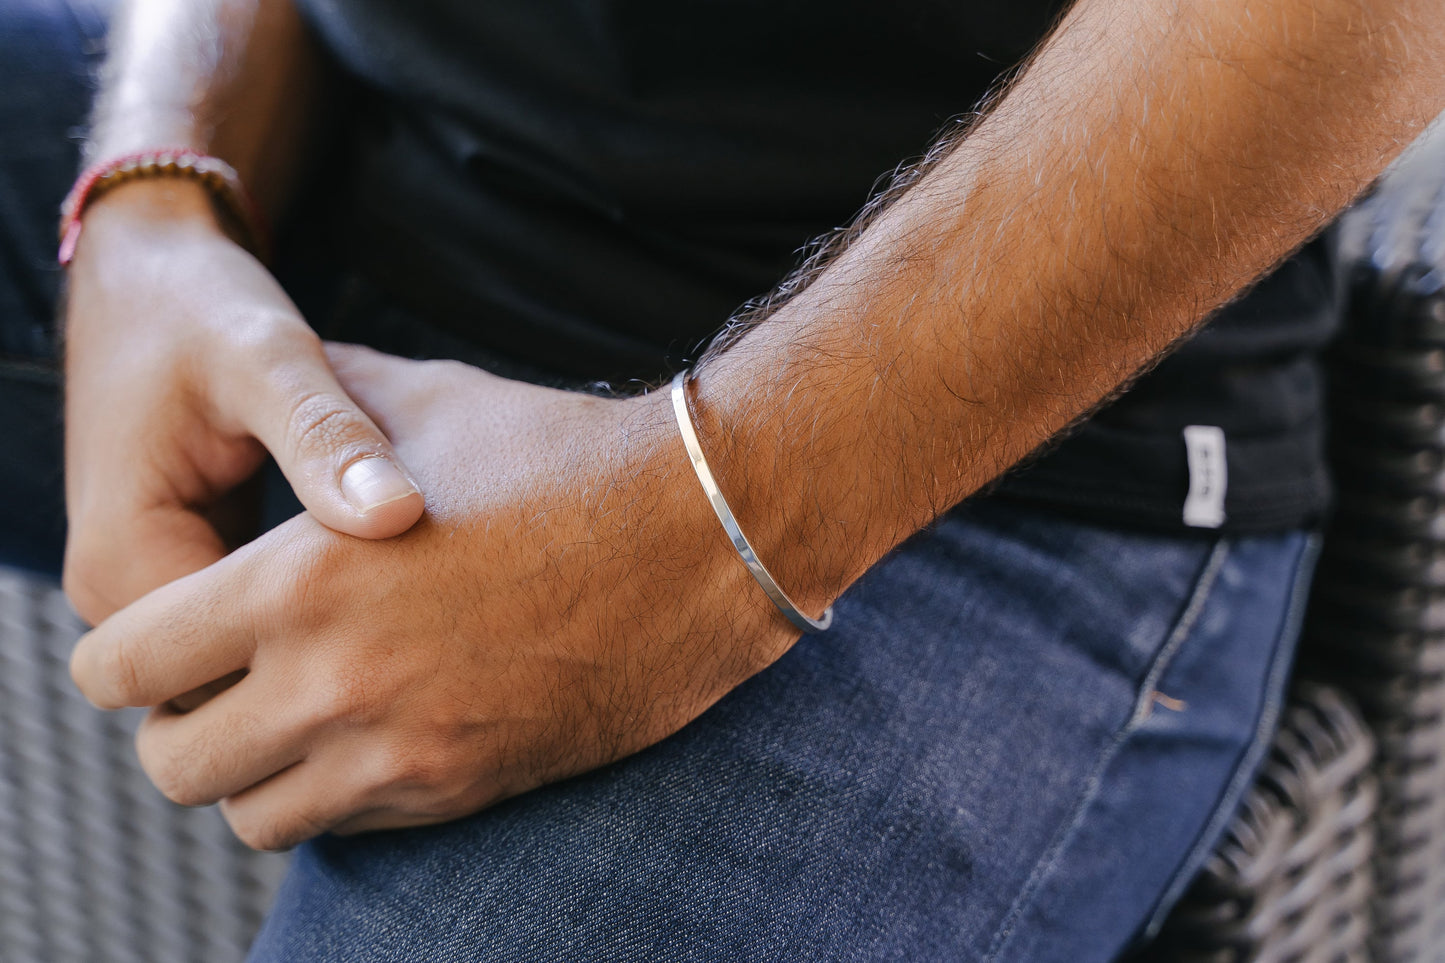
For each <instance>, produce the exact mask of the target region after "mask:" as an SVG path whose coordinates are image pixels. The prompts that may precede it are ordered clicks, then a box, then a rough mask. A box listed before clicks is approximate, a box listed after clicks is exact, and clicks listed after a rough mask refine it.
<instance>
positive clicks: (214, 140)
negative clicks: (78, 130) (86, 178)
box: [87, 0, 325, 215]
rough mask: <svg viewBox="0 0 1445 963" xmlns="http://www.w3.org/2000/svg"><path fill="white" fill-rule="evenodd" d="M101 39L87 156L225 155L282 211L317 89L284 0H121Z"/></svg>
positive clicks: (311, 50) (318, 81) (316, 73)
mask: <svg viewBox="0 0 1445 963" xmlns="http://www.w3.org/2000/svg"><path fill="white" fill-rule="evenodd" d="M109 46H110V56H109V58H108V60H107V62H106V70H105V75H104V78H103V80H102V84H101V91H100V95H99V97H98V98H97V101H96V105H95V115H94V119H93V123H92V127H91V136H90V139H89V142H88V143H87V155H88V156H89V157H90V158H91V159H104V158H106V157H114V156H117V155H120V154H125V153H129V152H131V151H135V150H144V149H147V148H154V147H160V146H184V147H190V148H193V149H195V150H198V151H201V152H203V153H208V154H213V155H215V156H217V157H220V158H222V159H223V160H225V161H227V162H228V163H229V164H231V166H232V167H235V168H236V170H237V171H238V172H239V173H240V174H241V178H242V180H243V181H244V182H245V184H246V185H247V187H248V188H249V189H250V190H251V192H252V193H253V194H255V195H256V198H257V200H258V202H259V203H261V205H262V206H263V207H264V208H265V209H266V210H267V211H269V212H271V213H272V214H273V215H274V214H279V213H280V212H281V210H282V209H283V207H284V202H285V200H286V199H287V197H288V195H289V192H290V189H291V188H292V187H293V185H294V183H295V176H296V173H297V170H298V168H299V167H300V165H301V161H302V159H303V157H304V154H305V152H306V148H307V147H308V146H309V145H310V144H311V141H312V140H313V138H312V136H311V131H312V130H313V129H314V126H315V118H316V115H317V108H318V106H319V105H320V102H321V100H322V97H323V95H324V93H325V75H324V72H323V70H322V69H321V62H320V59H319V56H318V52H317V50H316V49H315V46H314V44H313V42H312V40H311V38H310V36H309V35H308V34H307V31H306V29H305V27H304V25H303V24H302V22H301V18H300V16H299V14H298V13H297V12H296V8H295V7H294V6H293V5H292V3H291V0H129V2H126V3H124V4H122V5H121V7H120V8H119V10H118V11H117V13H116V19H115V21H114V22H113V24H112V26H111V30H110V35H109Z"/></svg>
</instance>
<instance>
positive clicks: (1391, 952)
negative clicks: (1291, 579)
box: [1147, 119, 1445, 963]
mask: <svg viewBox="0 0 1445 963" xmlns="http://www.w3.org/2000/svg"><path fill="white" fill-rule="evenodd" d="M1339 240H1340V245H1339V253H1340V259H1341V260H1340V263H1341V265H1342V266H1343V267H1344V276H1345V280H1346V284H1347V302H1346V303H1347V317H1346V322H1345V327H1344V331H1343V333H1342V336H1341V339H1340V341H1339V343H1338V345H1337V346H1336V348H1335V350H1334V352H1333V358H1332V361H1331V366H1330V367H1331V376H1332V377H1331V387H1330V396H1331V400H1330V414H1331V419H1332V420H1331V428H1330V438H1331V445H1330V447H1331V461H1332V463H1333V468H1334V474H1335V477H1336V479H1337V483H1338V488H1339V497H1338V509H1337V512H1336V515H1335V518H1334V520H1333V522H1332V524H1331V527H1330V530H1329V533H1328V535H1327V537H1326V539H1325V550H1324V553H1323V555H1322V557H1321V560H1320V568H1319V572H1318V575H1317V576H1316V579H1315V583H1314V590H1313V592H1312V595H1311V600H1310V611H1309V615H1308V618H1307V619H1306V624H1305V630H1304V637H1303V639H1302V641H1301V648H1300V661H1299V665H1298V667H1297V669H1296V678H1297V679H1317V680H1328V681H1329V682H1330V683H1332V684H1333V685H1335V686H1338V687H1339V689H1340V690H1343V691H1344V692H1347V693H1349V696H1350V697H1352V699H1353V702H1354V704H1355V705H1358V706H1359V707H1360V709H1361V710H1362V711H1363V717H1364V719H1365V720H1366V721H1367V722H1368V725H1369V729H1370V730H1371V731H1372V732H1373V742H1374V743H1375V750H1374V758H1373V761H1372V763H1371V764H1370V766H1369V767H1368V771H1366V770H1364V769H1362V768H1361V760H1362V759H1364V758H1366V756H1367V754H1368V753H1369V751H1370V741H1371V740H1370V737H1369V736H1368V735H1367V734H1366V733H1365V732H1364V731H1363V730H1360V729H1359V728H1358V727H1357V726H1356V725H1355V723H1354V722H1353V721H1352V718H1351V717H1352V716H1353V714H1354V710H1352V709H1351V708H1350V705H1349V702H1347V701H1346V700H1344V699H1342V698H1341V697H1340V695H1339V694H1338V692H1335V691H1334V690H1329V689H1321V688H1320V687H1318V686H1316V685H1313V684H1311V683H1297V685H1296V696H1295V698H1296V700H1297V703H1296V706H1295V707H1294V708H1293V709H1292V710H1291V711H1290V713H1289V714H1288V716H1287V720H1286V723H1285V725H1284V726H1283V728H1282V730H1281V733H1280V735H1279V738H1278V739H1276V741H1275V744H1274V751H1273V754H1272V756H1271V758H1270V761H1269V763H1268V764H1267V765H1266V767H1265V770H1264V772H1263V773H1262V776H1261V779H1260V781H1259V784H1258V785H1257V786H1256V787H1255V789H1254V792H1253V795H1251V797H1250V799H1249V800H1248V802H1247V803H1246V805H1245V806H1244V807H1243V809H1242V810H1241V812H1240V813H1239V815H1238V816H1237V818H1236V820H1235V823H1234V825H1233V826H1232V827H1231V829H1230V831H1229V834H1228V835H1227V837H1226V839H1225V840H1224V842H1223V844H1222V845H1221V847H1220V849H1219V850H1218V851H1217V852H1216V853H1215V855H1214V858H1213V859H1212V860H1211V861H1210V863H1209V865H1208V866H1207V867H1206V868H1205V870H1204V872H1203V873H1202V874H1201V876H1200V878H1199V879H1198V880H1197V881H1196V884H1195V885H1194V887H1193V888H1192V890H1191V891H1190V892H1189V894H1188V895H1186V897H1185V899H1184V900H1183V901H1181V903H1180V905H1179V906H1178V907H1176V909H1175V911H1174V913H1173V915H1172V916H1171V918H1170V920H1169V922H1168V923H1167V924H1166V926H1165V929H1164V930H1163V932H1162V933H1161V934H1160V937H1159V939H1158V940H1157V941H1156V943H1155V945H1154V947H1152V948H1151V949H1150V950H1149V951H1148V954H1147V958H1148V959H1150V960H1154V961H1163V960H1178V961H1187V963H1195V961H1201V963H1202V961H1206V960H1207V961H1209V963H1235V961H1239V963H1243V961H1246V960H1248V961H1258V963H1266V961H1268V963H1274V961H1288V963H1335V961H1355V960H1373V961H1375V963H1441V961H1445V119H1442V120H1441V121H1437V122H1436V124H1435V125H1434V127H1433V128H1432V130H1431V131H1430V132H1428V133H1427V135H1426V136H1425V137H1423V138H1422V139H1421V140H1420V141H1419V142H1418V143H1417V144H1416V145H1415V146H1414V147H1413V148H1412V150H1411V151H1410V152H1409V153H1408V154H1407V155H1406V156H1405V157H1403V158H1402V159H1401V161H1400V162H1399V163H1397V164H1396V165H1395V166H1394V167H1393V168H1392V169H1391V171H1390V172H1389V173H1388V174H1387V175H1386V176H1385V177H1384V178H1382V180H1381V182H1380V183H1379V184H1378V185H1377V187H1376V189H1375V191H1374V192H1373V193H1372V194H1371V196H1369V197H1368V198H1366V199H1365V200H1364V201H1362V202H1361V203H1360V204H1357V205H1356V206H1355V207H1354V208H1353V209H1352V210H1351V211H1350V212H1349V213H1347V214H1346V216H1345V217H1344V218H1343V220H1342V221H1341V224H1340V233H1339ZM1322 736H1323V738H1322ZM1371 807H1374V808H1376V809H1377V812H1375V813H1373V815H1372V816H1370V824H1368V825H1367V824H1365V823H1362V822H1361V817H1362V814H1364V812H1365V810H1366V809H1368V808H1371ZM1366 921H1367V923H1368V925H1367V926H1362V925H1361V924H1362V923H1363V922H1366Z"/></svg>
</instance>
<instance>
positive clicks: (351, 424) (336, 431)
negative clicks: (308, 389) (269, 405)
mask: <svg viewBox="0 0 1445 963" xmlns="http://www.w3.org/2000/svg"><path fill="white" fill-rule="evenodd" d="M288 425H289V433H288V437H289V438H290V439H291V445H292V448H293V450H294V452H295V453H296V454H297V455H304V454H306V453H308V452H315V451H318V450H319V451H332V450H335V449H337V448H339V447H342V446H345V445H350V444H355V443H357V442H360V441H365V440H366V439H367V438H368V436H369V434H370V432H369V431H368V429H367V427H366V426H365V425H364V424H362V423H361V421H360V420H359V419H358V418H357V415H356V411H355V410H354V409H353V408H352V407H351V406H350V405H348V404H347V403H346V402H345V401H344V400H343V399H341V398H338V397H336V396H335V395H331V394H327V393H325V392H313V393H310V394H306V395H303V396H302V397H301V398H300V399H298V400H297V401H296V402H295V403H294V404H293V405H292V408H291V416H290V419H289V422H288Z"/></svg>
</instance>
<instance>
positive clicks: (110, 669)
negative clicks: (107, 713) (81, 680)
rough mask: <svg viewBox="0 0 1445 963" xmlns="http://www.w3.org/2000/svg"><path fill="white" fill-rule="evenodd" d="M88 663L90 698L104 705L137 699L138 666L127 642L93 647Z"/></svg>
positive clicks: (138, 684) (131, 701) (111, 706)
mask: <svg viewBox="0 0 1445 963" xmlns="http://www.w3.org/2000/svg"><path fill="white" fill-rule="evenodd" d="M91 667H92V670H93V671H92V674H91V676H90V679H89V681H90V689H91V691H90V692H89V693H88V694H89V695H90V697H91V701H93V702H95V703H96V704H98V705H101V706H103V707H107V708H120V707H121V706H127V705H131V704H133V703H134V702H136V701H137V699H136V696H137V695H138V693H139V692H140V669H139V667H138V665H137V663H136V658H135V653H133V652H131V651H130V649H129V648H128V647H127V646H124V645H118V644H114V643H112V644H110V645H102V646H100V647H98V648H96V649H93V650H92V655H91Z"/></svg>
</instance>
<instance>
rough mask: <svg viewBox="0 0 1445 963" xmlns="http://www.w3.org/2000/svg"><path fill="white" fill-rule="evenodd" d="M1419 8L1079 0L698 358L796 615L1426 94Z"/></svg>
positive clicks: (1417, 121) (1203, 303)
mask: <svg viewBox="0 0 1445 963" xmlns="http://www.w3.org/2000/svg"><path fill="white" fill-rule="evenodd" d="M1442 51H1445V8H1441V7H1440V5H1439V4H1438V2H1437V0H1390V2H1381V0H1269V2H1264V0H1178V2H1175V3H1148V2H1137V0H1081V2H1080V3H1078V4H1077V5H1076V6H1075V8H1074V9H1073V10H1072V11H1071V12H1070V13H1069V15H1068V16H1067V17H1066V18H1065V20H1064V21H1063V23H1062V24H1061V26H1060V28H1059V29H1058V30H1057V31H1056V33H1055V34H1054V36H1053V37H1052V38H1051V39H1050V40H1049V41H1048V42H1047V43H1046V44H1045V45H1044V46H1043V47H1042V48H1041V50H1040V51H1039V52H1038V53H1037V55H1036V57H1035V58H1034V60H1033V62H1032V63H1031V64H1030V66H1029V67H1028V69H1027V70H1026V71H1025V72H1024V73H1023V75H1022V76H1021V77H1020V79H1019V80H1018V81H1017V82H1016V83H1015V84H1014V86H1013V87H1012V89H1011V90H1010V91H1008V92H1007V94H1006V96H1005V97H1004V98H1003V99H1002V101H1001V102H1000V103H999V105H998V106H997V108H996V109H995V110H994V111H993V112H992V113H991V114H990V115H989V116H987V117H986V118H985V119H984V120H983V121H982V122H981V123H979V124H978V126H977V127H976V129H975V130H974V131H973V132H972V133H971V134H970V135H969V136H968V137H967V138H966V139H964V140H962V141H961V142H960V143H959V144H957V145H956V146H955V147H954V148H953V149H952V150H951V152H950V153H948V154H947V156H946V157H945V158H944V159H943V160H942V161H940V162H938V163H937V165H936V166H935V167H934V168H933V169H932V170H931V171H930V172H929V173H928V174H927V175H926V176H925V177H923V178H922V180H921V181H919V182H918V183H917V184H916V185H915V186H914V187H912V188H911V189H909V190H908V191H907V192H906V193H904V194H903V195H902V196H901V198H900V199H898V200H897V201H896V202H895V203H893V204H891V206H889V207H887V209H886V210H885V211H883V212H882V213H881V214H880V215H878V216H877V217H876V219H875V220H874V221H873V222H872V223H871V225H869V226H868V227H867V229H866V230H864V231H863V232H862V233H861V234H860V235H859V236H857V237H856V238H855V239H854V240H853V241H852V242H851V243H850V244H849V245H848V246H847V247H846V249H845V250H844V251H843V252H842V253H841V254H840V255H839V256H838V257H837V258H836V259H835V260H834V261H833V263H832V264H831V265H830V266H828V268H827V269H826V271H824V272H823V273H822V274H821V275H820V276H818V277H816V278H815V279H814V280H813V281H812V283H811V284H810V285H809V286H808V287H807V288H806V290H804V291H803V292H802V293H801V294H799V295H797V296H795V297H793V298H792V299H791V300H790V301H788V302H787V303H786V304H785V305H784V306H783V307H782V308H780V309H779V310H778V311H777V312H776V313H775V314H774V315H773V316H772V317H771V318H769V319H768V320H766V321H765V322H764V323H761V324H759V325H758V326H756V327H755V328H753V329H752V330H751V331H750V332H749V333H748V334H747V335H746V336H744V337H743V338H742V339H741V340H740V341H738V342H737V343H736V344H735V345H734V346H733V347H731V348H729V349H728V350H727V351H725V352H723V353H722V354H721V355H719V356H717V357H715V358H713V359H711V360H710V361H708V362H707V363H705V364H704V366H703V370H702V375H701V377H700V379H699V381H698V382H697V394H696V396H695V398H694V404H695V406H696V407H695V409H694V410H695V411H696V412H697V414H698V417H699V418H700V420H701V423H700V425H699V430H700V432H701V434H702V438H703V444H704V446H705V448H708V449H709V450H710V455H709V457H710V458H712V459H714V460H715V461H716V462H717V464H718V465H719V466H720V467H721V471H722V474H723V478H722V479H721V483H722V486H723V489H724V491H725V492H726V493H728V496H729V498H730V499H732V500H734V501H736V502H737V503H738V505H739V515H740V517H741V518H742V521H743V524H744V526H745V527H746V528H748V529H749V530H750V532H754V531H755V532H757V535H756V536H755V538H754V541H755V543H759V544H760V550H762V551H765V552H767V553H768V554H766V555H765V556H764V557H765V558H767V559H769V560H771V559H777V560H778V561H777V562H776V563H773V562H771V561H770V565H774V567H775V569H776V570H777V571H779V572H782V573H786V581H787V582H788V584H789V586H790V587H791V589H792V590H793V591H794V592H796V593H797V594H799V595H801V596H803V597H804V598H806V599H808V600H809V602H810V605H811V608H812V610H813V611H814V612H815V613H816V612H817V611H818V610H820V609H821V607H822V604H823V603H824V602H825V601H826V600H827V599H829V598H831V597H832V596H834V595H835V594H836V593H837V592H839V591H841V589H842V588H843V587H845V586H846V585H848V584H849V583H850V582H852V581H853V580H854V579H856V578H857V577H858V576H859V575H860V574H861V573H862V572H863V571H864V570H865V569H866V568H867V566H868V565H870V564H872V562H874V561H876V560H877V559H878V558H879V557H881V555H882V554H883V553H885V552H886V551H887V550H888V549H889V548H890V547H892V545H894V544H896V543H897V542H898V541H899V540H901V539H902V538H904V537H906V536H907V535H908V534H910V533H912V532H913V531H915V530H917V529H918V528H919V527H921V526H923V525H924V524H926V523H927V522H928V521H929V519H930V518H931V517H933V516H934V515H935V514H936V513H937V512H939V511H941V510H943V509H945V508H947V507H948V506H950V505H952V504H954V503H956V502H957V501H959V500H961V499H962V498H964V497H965V496H967V495H968V494H969V493H970V492H972V491H974V490H976V489H977V488H979V487H980V486H981V485H983V484H986V483H987V482H988V481H989V480H991V479H992V478H994V477H995V476H996V475H998V474H999V473H1000V472H1001V471H1003V470H1004V469H1005V468H1007V467H1008V466H1010V465H1012V464H1013V463H1015V462H1016V461H1018V460H1019V459H1021V458H1022V457H1024V456H1025V455H1026V454H1028V453H1029V452H1030V451H1031V450H1033V449H1034V448H1036V447H1037V446H1038V445H1040V444H1041V443H1042V442H1044V441H1045V440H1046V439H1048V438H1049V437H1050V436H1051V435H1053V434H1054V433H1056V432H1057V431H1059V430H1060V429H1061V428H1063V427H1065V426H1066V425H1067V424H1068V423H1069V422H1070V421H1071V420H1072V419H1074V418H1076V417H1077V416H1079V415H1080V414H1081V413H1082V412H1085V411H1087V410H1088V409H1089V408H1091V407H1092V406H1094V405H1096V404H1097V403H1098V402H1099V401H1100V400H1101V399H1103V398H1105V397H1107V396H1108V395H1109V394H1110V393H1111V392H1113V391H1114V390H1116V388H1117V387H1118V386H1119V385H1120V383H1121V382H1123V381H1124V380H1125V379H1127V378H1128V377H1129V376H1130V375H1131V373H1133V372H1135V371H1136V370H1137V369H1139V368H1140V367H1141V366H1142V365H1145V364H1146V363H1147V362H1148V361H1149V360H1150V359H1152V358H1154V357H1156V356H1157V355H1158V354H1159V353H1161V352H1162V351H1164V350H1165V349H1166V348H1167V347H1168V345H1169V344H1170V343H1171V342H1173V341H1175V340H1176V339H1178V338H1179V337H1180V336H1181V335H1183V334H1185V333H1186V332H1188V331H1189V330H1190V329H1191V328H1193V327H1194V326H1195V325H1196V324H1197V323H1198V322H1199V321H1200V320H1201V319H1202V318H1203V317H1204V316H1205V315H1207V314H1208V313H1209V312H1210V311H1211V310H1213V309H1214V308H1216V307H1218V306H1219V305H1220V304H1221V303H1223V302H1224V301H1226V300H1228V299H1229V298H1231V297H1233V296H1234V295H1236V294H1237V293H1238V292H1239V291H1240V290H1241V289H1242V288H1243V287H1244V286H1246V285H1247V284H1248V283H1250V282H1251V281H1252V280H1253V279H1254V278H1256V277H1258V276H1259V275H1260V274H1262V273H1263V272H1264V271H1266V270H1267V269H1268V268H1269V267H1270V266H1271V265H1272V264H1274V263H1275V262H1277V261H1278V260H1279V259H1280V258H1282V257H1283V256H1285V255H1286V254H1287V253H1289V252H1290V251H1291V250H1293V249H1294V248H1295V247H1297V246H1298V245H1299V244H1301V243H1302V242H1303V241H1304V240H1306V239H1307V238H1308V237H1309V236H1310V235H1312V234H1313V233H1315V232H1316V231H1318V230H1319V229H1320V228H1321V227H1323V226H1324V224H1325V223H1326V222H1327V221H1328V219H1329V218H1330V217H1331V216H1332V215H1333V214H1334V213H1336V212H1337V211H1338V210H1339V209H1340V208H1342V207H1343V206H1344V205H1345V204H1346V203H1348V201H1349V200H1350V199H1351V198H1352V197H1353V196H1354V195H1355V194H1356V193H1357V192H1358V191H1359V190H1360V189H1361V188H1362V187H1363V186H1364V185H1365V184H1366V183H1367V182H1368V181H1369V180H1370V179H1372V178H1373V177H1374V176H1375V175H1376V174H1377V173H1378V172H1379V171H1380V170H1381V169H1382V168H1383V166H1384V165H1385V164H1386V163H1387V162H1388V160H1389V159H1390V158H1391V157H1392V156H1393V155H1394V154H1395V153H1396V152H1397V151H1398V150H1399V149H1400V148H1402V147H1403V146H1404V145H1405V144H1406V143H1408V142H1409V141H1410V140H1411V139H1412V138H1413V137H1414V136H1415V135H1416V134H1417V133H1418V132H1419V131H1420V130H1421V129H1422V128H1423V126H1424V124H1425V123H1426V122H1427V121H1428V119H1429V118H1430V117H1432V116H1434V115H1435V114H1436V113H1437V112H1439V111H1440V110H1441V109H1442V108H1445V57H1442Z"/></svg>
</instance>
